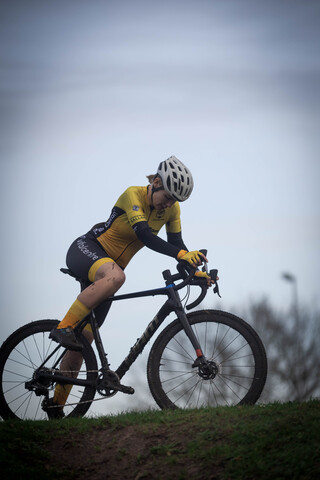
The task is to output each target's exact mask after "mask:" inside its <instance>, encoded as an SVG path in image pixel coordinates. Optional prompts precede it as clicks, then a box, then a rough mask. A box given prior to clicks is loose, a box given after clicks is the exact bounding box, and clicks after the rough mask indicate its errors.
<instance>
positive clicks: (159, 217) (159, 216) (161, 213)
mask: <svg viewBox="0 0 320 480" xmlns="http://www.w3.org/2000/svg"><path fill="white" fill-rule="evenodd" d="M165 213H166V212H165V210H158V211H157V213H156V218H157V220H162V219H163V218H164V215H165Z"/></svg>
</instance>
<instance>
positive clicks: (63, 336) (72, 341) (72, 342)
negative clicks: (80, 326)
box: [49, 327, 83, 351]
mask: <svg viewBox="0 0 320 480" xmlns="http://www.w3.org/2000/svg"><path fill="white" fill-rule="evenodd" d="M49 338H52V340H54V341H55V342H57V343H60V345H62V347H65V348H69V350H76V351H80V350H82V348H83V345H82V343H80V342H79V340H78V339H77V337H76V336H75V334H74V331H73V329H72V328H71V327H67V328H54V329H53V330H51V332H50V335H49Z"/></svg>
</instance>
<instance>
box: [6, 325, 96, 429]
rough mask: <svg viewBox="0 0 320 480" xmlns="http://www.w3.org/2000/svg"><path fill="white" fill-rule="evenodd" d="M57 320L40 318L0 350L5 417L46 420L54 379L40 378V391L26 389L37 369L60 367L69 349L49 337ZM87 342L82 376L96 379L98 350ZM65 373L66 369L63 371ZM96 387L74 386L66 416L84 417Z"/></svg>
mask: <svg viewBox="0 0 320 480" xmlns="http://www.w3.org/2000/svg"><path fill="white" fill-rule="evenodd" d="M58 323H59V322H58V321H57V320H39V321H36V322H31V323H29V324H27V325H25V326H23V327H21V328H19V329H18V330H16V331H15V332H14V333H13V334H12V335H10V337H9V338H8V339H7V340H6V341H5V342H4V343H3V345H2V347H1V349H0V415H1V417H2V418H3V419H5V420H6V419H9V418H15V419H21V420H26V419H29V420H42V419H46V418H47V414H46V413H45V412H44V411H43V410H42V401H43V400H44V398H45V395H46V394H48V395H49V396H50V397H52V396H53V392H54V389H55V386H56V384H55V383H54V379H53V380H51V379H49V380H48V379H46V380H45V379H43V380H40V381H39V388H38V389H37V391H33V390H29V389H27V388H26V383H28V382H30V381H31V380H32V378H33V375H34V372H35V371H36V370H37V369H38V368H39V367H41V368H42V369H44V370H46V371H53V370H55V371H56V370H59V367H60V362H61V359H62V358H63V356H64V355H65V353H66V350H65V349H64V348H63V347H61V346H60V345H58V344H57V343H55V342H53V341H52V340H50V339H49V333H50V331H51V330H52V329H53V328H55V327H56V326H57V324H58ZM80 340H81V342H82V343H83V346H84V348H83V350H82V356H83V364H82V367H81V370H80V372H79V375H78V378H81V379H86V380H90V381H92V382H94V380H95V379H96V377H97V375H98V373H97V362H96V358H95V355H94V352H93V350H92V348H91V346H90V344H89V343H88V341H87V340H86V338H85V337H83V336H81V339H80ZM61 373H62V372H61ZM94 395H95V388H94V387H92V386H90V385H87V386H85V387H82V386H78V385H74V386H73V387H72V390H71V393H70V395H69V397H68V400H67V403H66V405H65V407H64V413H65V416H66V417H75V416H83V415H84V414H85V413H86V412H87V410H88V409H89V407H90V405H91V402H92V400H93V398H94Z"/></svg>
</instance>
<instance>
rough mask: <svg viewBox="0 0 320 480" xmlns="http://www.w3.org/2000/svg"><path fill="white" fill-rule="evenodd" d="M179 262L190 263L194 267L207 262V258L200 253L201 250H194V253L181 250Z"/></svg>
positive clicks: (178, 256)
mask: <svg viewBox="0 0 320 480" xmlns="http://www.w3.org/2000/svg"><path fill="white" fill-rule="evenodd" d="M177 258H178V260H185V261H186V262H188V263H190V265H192V266H193V267H196V266H197V265H201V263H202V262H203V260H207V259H206V257H205V256H204V255H203V254H202V253H201V252H199V250H194V251H193V252H187V251H186V250H180V252H179V253H178V255H177Z"/></svg>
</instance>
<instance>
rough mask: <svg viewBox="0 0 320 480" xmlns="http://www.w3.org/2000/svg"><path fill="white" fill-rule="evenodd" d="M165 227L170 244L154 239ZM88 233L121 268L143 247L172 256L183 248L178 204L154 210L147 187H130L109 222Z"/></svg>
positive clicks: (114, 208)
mask: <svg viewBox="0 0 320 480" xmlns="http://www.w3.org/2000/svg"><path fill="white" fill-rule="evenodd" d="M164 225H166V231H167V236H168V241H169V243H167V242H165V241H164V240H162V239H161V238H157V237H156V235H157V234H158V232H159V231H160V229H161V228H162V227H163V226H164ZM91 232H92V233H93V234H94V236H95V238H96V240H97V241H98V242H99V243H100V244H101V245H102V247H103V249H104V250H105V252H106V253H107V255H108V256H109V257H110V258H112V259H113V260H114V261H115V262H116V263H117V264H118V265H119V266H120V267H122V268H125V267H126V265H127V264H128V263H129V261H130V260H131V258H132V257H133V256H134V255H135V253H137V251H138V250H140V249H141V248H142V247H143V246H144V245H147V246H148V247H149V248H151V249H153V250H155V251H158V252H160V253H164V254H166V255H170V256H172V257H176V256H177V254H178V252H179V251H180V249H181V248H186V247H185V245H184V244H183V241H182V238H181V222H180V205H179V203H178V202H175V203H174V204H173V205H172V206H171V207H168V208H165V209H164V210H155V209H153V208H152V207H151V206H150V205H149V202H148V187H146V186H144V187H129V188H128V189H127V190H126V191H125V192H124V193H123V194H122V195H121V196H120V197H119V198H118V200H117V202H116V204H115V205H114V207H113V209H112V211H111V215H110V217H109V219H108V220H107V221H106V222H105V223H100V224H97V225H95V226H94V227H93V228H92V230H91ZM150 233H152V234H153V235H150Z"/></svg>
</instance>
